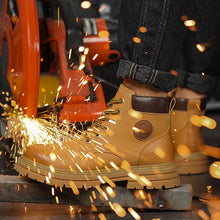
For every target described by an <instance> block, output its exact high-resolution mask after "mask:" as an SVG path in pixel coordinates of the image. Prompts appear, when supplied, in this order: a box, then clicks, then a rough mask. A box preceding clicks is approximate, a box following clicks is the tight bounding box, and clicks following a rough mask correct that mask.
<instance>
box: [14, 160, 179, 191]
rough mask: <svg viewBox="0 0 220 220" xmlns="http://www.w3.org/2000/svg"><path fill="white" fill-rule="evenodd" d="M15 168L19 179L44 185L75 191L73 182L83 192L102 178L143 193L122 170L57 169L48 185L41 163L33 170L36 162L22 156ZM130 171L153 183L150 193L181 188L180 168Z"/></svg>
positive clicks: (166, 166) (143, 167) (151, 167)
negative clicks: (32, 180)
mask: <svg viewBox="0 0 220 220" xmlns="http://www.w3.org/2000/svg"><path fill="white" fill-rule="evenodd" d="M14 168H15V169H16V170H17V171H18V172H19V174H20V175H23V176H28V177H30V178H31V179H34V180H37V181H39V182H42V183H47V184H49V185H57V186H61V187H62V186H65V187H68V188H69V187H72V182H74V185H75V186H76V187H77V188H83V187H84V186H86V187H87V188H90V187H95V186H97V185H100V184H101V182H100V177H101V178H102V177H104V176H105V177H107V178H108V179H110V180H111V181H112V182H118V181H127V188H128V189H134V188H137V189H143V187H144V186H143V184H142V185H141V184H140V183H139V182H138V181H137V180H135V179H133V178H131V177H129V176H128V172H127V171H126V170H124V169H122V168H119V170H117V171H116V170H115V169H114V168H109V169H108V170H106V169H100V170H99V171H98V170H90V171H89V170H84V171H83V172H80V171H74V172H71V171H70V170H64V169H56V171H55V173H52V174H51V179H50V181H49V182H48V178H46V176H48V173H49V172H51V171H50V169H49V167H48V166H45V165H42V164H38V163H36V165H35V166H34V164H33V161H31V160H28V159H27V158H25V157H23V156H22V157H20V158H19V160H18V162H17V163H16V164H15V167H14ZM130 169H131V170H132V173H133V174H135V175H139V176H144V177H145V178H147V180H149V181H150V182H151V183H152V185H151V186H147V189H161V188H173V187H176V186H179V185H180V179H179V174H178V171H177V166H176V164H175V163H174V162H169V163H166V164H157V165H141V166H131V167H130ZM46 179H47V181H46ZM103 179H105V178H103ZM110 185H111V184H110ZM145 186H146V185H145Z"/></svg>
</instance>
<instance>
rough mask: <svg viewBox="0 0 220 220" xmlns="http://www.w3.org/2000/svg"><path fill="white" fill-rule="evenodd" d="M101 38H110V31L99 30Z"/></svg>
mask: <svg viewBox="0 0 220 220" xmlns="http://www.w3.org/2000/svg"><path fill="white" fill-rule="evenodd" d="M98 35H99V37H100V38H109V32H108V31H99V33H98Z"/></svg>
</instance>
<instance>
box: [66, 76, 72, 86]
mask: <svg viewBox="0 0 220 220" xmlns="http://www.w3.org/2000/svg"><path fill="white" fill-rule="evenodd" d="M71 79H72V78H71V77H69V80H68V84H67V88H69V87H70V82H71Z"/></svg>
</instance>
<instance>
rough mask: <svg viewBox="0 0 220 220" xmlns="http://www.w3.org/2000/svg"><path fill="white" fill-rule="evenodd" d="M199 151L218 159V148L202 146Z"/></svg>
mask: <svg viewBox="0 0 220 220" xmlns="http://www.w3.org/2000/svg"><path fill="white" fill-rule="evenodd" d="M200 151H201V152H202V153H203V154H205V155H208V156H211V157H214V158H217V159H220V149H219V148H218V147H213V146H210V145H202V146H201V148H200Z"/></svg>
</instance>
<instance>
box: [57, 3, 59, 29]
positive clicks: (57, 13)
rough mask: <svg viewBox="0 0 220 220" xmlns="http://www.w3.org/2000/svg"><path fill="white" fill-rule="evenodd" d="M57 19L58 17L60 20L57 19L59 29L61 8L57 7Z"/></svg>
mask: <svg viewBox="0 0 220 220" xmlns="http://www.w3.org/2000/svg"><path fill="white" fill-rule="evenodd" d="M57 17H58V19H57V25H58V27H59V26H60V7H57Z"/></svg>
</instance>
